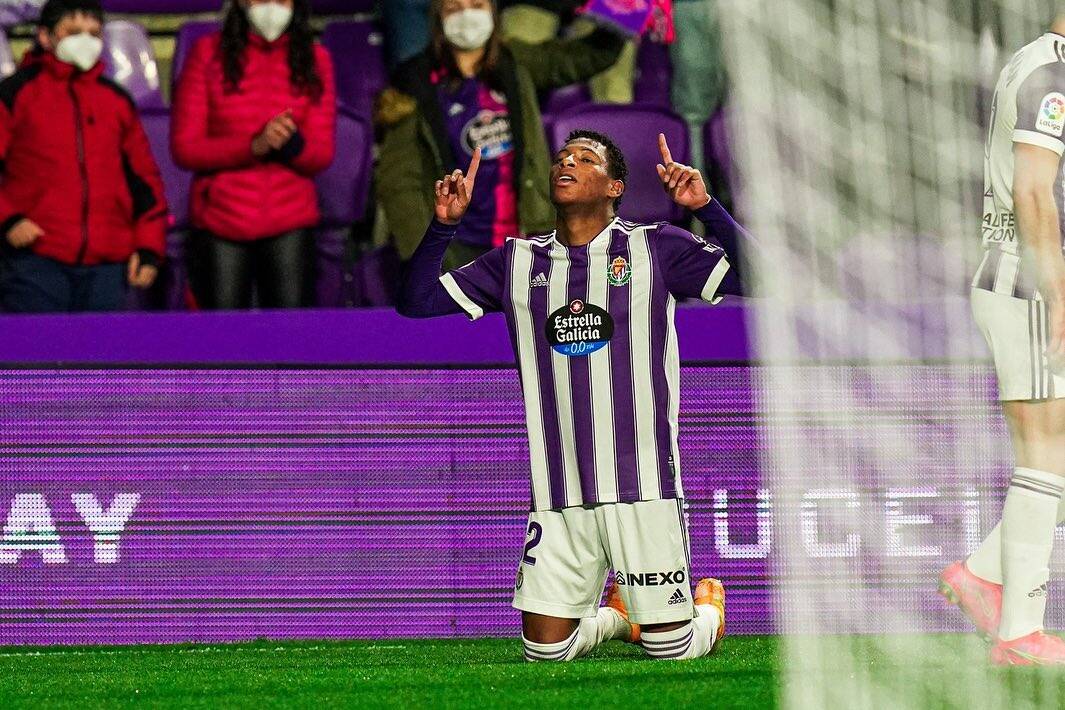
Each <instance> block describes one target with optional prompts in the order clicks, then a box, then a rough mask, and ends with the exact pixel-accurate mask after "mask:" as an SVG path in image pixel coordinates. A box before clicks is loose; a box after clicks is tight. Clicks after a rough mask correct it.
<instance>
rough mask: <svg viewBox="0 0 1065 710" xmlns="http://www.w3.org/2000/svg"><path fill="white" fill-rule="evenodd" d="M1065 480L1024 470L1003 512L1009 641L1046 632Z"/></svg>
mask: <svg viewBox="0 0 1065 710" xmlns="http://www.w3.org/2000/svg"><path fill="white" fill-rule="evenodd" d="M1063 487H1065V479H1063V478H1062V477H1060V476H1056V475H1054V474H1052V473H1047V472H1046V471H1037V470H1035V469H1031V468H1018V469H1016V470H1015V471H1014V472H1013V478H1012V479H1010V487H1009V490H1008V491H1007V492H1006V503H1005V505H1004V506H1003V507H1002V530H1001V536H1002V580H1003V585H1002V623H1001V624H1000V625H999V633H998V635H999V638H1001V639H1002V640H1004V641H1009V640H1012V639H1015V638H1020V637H1021V636H1026V635H1028V634H1030V633H1032V632H1033V631H1038V630H1041V629H1042V628H1043V615H1044V614H1045V612H1046V602H1047V596H1046V583H1047V579H1049V577H1050V569H1049V565H1050V553H1051V551H1052V550H1053V547H1054V529H1055V528H1056V527H1057V519H1058V505H1059V503H1060V502H1061V497H1062V496H1061V494H1062V489H1063Z"/></svg>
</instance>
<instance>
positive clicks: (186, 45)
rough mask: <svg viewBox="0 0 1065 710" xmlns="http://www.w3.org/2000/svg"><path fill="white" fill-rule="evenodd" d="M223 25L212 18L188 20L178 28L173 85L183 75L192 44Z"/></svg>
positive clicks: (171, 82)
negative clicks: (183, 68) (182, 70)
mask: <svg viewBox="0 0 1065 710" xmlns="http://www.w3.org/2000/svg"><path fill="white" fill-rule="evenodd" d="M221 27H222V26H221V25H220V24H219V23H217V22H214V21H212V20H203V21H196V22H186V23H185V24H183V25H182V26H181V29H179V30H178V33H177V38H176V39H175V40H174V63H173V68H172V69H171V71H170V85H171V86H173V85H174V84H175V83H176V82H177V80H178V77H179V76H181V68H182V67H183V66H184V65H185V58H186V57H188V56H189V51H190V50H191V49H192V45H194V44H196V40H198V39H199V38H200V37H203V36H205V35H209V34H211V33H212V32H217V31H218V30H219V29H221Z"/></svg>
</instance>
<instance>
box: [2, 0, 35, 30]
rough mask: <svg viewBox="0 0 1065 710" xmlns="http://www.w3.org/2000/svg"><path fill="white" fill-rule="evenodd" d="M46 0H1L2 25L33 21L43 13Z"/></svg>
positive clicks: (8, 25)
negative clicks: (42, 9) (42, 8)
mask: <svg viewBox="0 0 1065 710" xmlns="http://www.w3.org/2000/svg"><path fill="white" fill-rule="evenodd" d="M43 5H44V0H0V27H12V26H14V25H20V24H22V23H23V22H33V21H34V20H36V19H37V18H38V17H40V14H41V7H42V6H43Z"/></svg>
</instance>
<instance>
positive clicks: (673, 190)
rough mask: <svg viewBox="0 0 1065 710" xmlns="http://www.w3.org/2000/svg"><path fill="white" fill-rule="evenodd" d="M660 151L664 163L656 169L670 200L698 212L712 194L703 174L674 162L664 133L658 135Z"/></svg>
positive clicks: (688, 166)
mask: <svg viewBox="0 0 1065 710" xmlns="http://www.w3.org/2000/svg"><path fill="white" fill-rule="evenodd" d="M658 149H659V150H660V151H661V153H662V162H661V163H659V164H658V165H657V166H655V167H656V168H657V169H658V177H659V179H661V180H662V187H663V188H665V191H666V192H668V193H669V196H670V198H672V199H673V201H674V202H676V203H677V204H678V205H680V206H681V207H687V208H688V209H690V210H697V209H699V208H700V207H703V206H705V205H706V204H707V203H708V202H710V193H708V192H707V191H706V183H705V182H703V176H702V174H701V173H700V172H699V171H698V170H696V169H695V168H693V167H691V166H690V165H682V164H680V163H674V162H673V155H672V153H670V152H669V144H668V143H667V142H666V136H665V134H663V133H659V134H658Z"/></svg>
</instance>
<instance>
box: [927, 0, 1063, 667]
mask: <svg viewBox="0 0 1065 710" xmlns="http://www.w3.org/2000/svg"><path fill="white" fill-rule="evenodd" d="M1063 132H1065V15H1063V16H1060V17H1059V18H1058V19H1057V20H1056V21H1055V23H1054V25H1053V26H1052V28H1051V31H1050V32H1048V33H1046V34H1044V35H1043V36H1041V37H1040V38H1038V39H1037V40H1035V41H1034V42H1032V43H1031V44H1029V45H1027V46H1026V47H1024V48H1023V49H1021V50H1020V51H1019V52H1017V53H1016V54H1015V55H1014V56H1013V58H1012V59H1011V60H1010V62H1009V64H1008V65H1007V66H1006V68H1005V69H1003V70H1002V73H1001V75H1000V77H999V80H998V85H997V87H996V89H995V98H994V102H993V105H992V109H991V126H990V130H989V134H988V139H987V145H986V148H985V156H984V216H983V241H984V247H985V250H986V252H985V255H984V259H983V261H982V263H981V264H980V268H979V269H978V270H977V273H976V275H975V277H974V278H973V283H972V307H973V315H974V317H975V319H976V324H977V325H978V326H979V328H980V330H981V331H982V332H983V334H984V337H985V338H986V339H987V342H988V345H989V346H990V348H991V352H992V355H993V357H994V361H995V371H996V374H997V375H998V384H999V399H1000V400H1001V401H1002V408H1003V411H1004V413H1005V415H1006V421H1007V423H1008V425H1009V430H1010V435H1011V438H1012V441H1013V451H1014V458H1015V465H1016V468H1015V469H1014V472H1013V476H1012V478H1011V480H1010V485H1009V489H1008V492H1007V494H1006V502H1005V505H1004V506H1003V511H1002V519H1001V522H1000V523H999V524H998V525H997V526H995V528H994V529H993V530H992V531H991V533H990V534H989V535H988V537H987V538H986V539H985V540H984V541H983V542H982V543H981V545H980V547H979V548H977V550H976V551H975V552H974V553H973V554H972V555H971V556H970V557H969V558H968V559H966V560H965V561H964V562H955V563H954V564H952V565H951V566H950V567H948V568H947V569H946V570H945V571H944V572H943V574H942V576H941V578H940V591H941V593H943V594H944V595H945V596H946V597H947V598H948V600H950V601H951V602H952V603H955V604H957V605H958V606H959V607H960V608H961V609H962V611H964V612H965V613H966V614H967V615H968V616H969V617H970V618H971V619H972V621H973V622H974V623H975V624H976V627H977V629H978V630H979V631H981V632H982V633H983V634H985V635H986V636H987V637H989V638H990V639H992V641H993V646H992V649H991V660H992V662H994V663H996V664H1000V665H1020V664H1025V665H1026V664H1065V641H1063V640H1062V639H1061V638H1059V637H1057V636H1053V635H1050V634H1047V633H1044V631H1043V617H1044V614H1045V611H1046V603H1047V581H1048V578H1049V575H1050V572H1049V563H1050V554H1051V551H1052V548H1053V543H1054V532H1055V528H1056V526H1057V524H1058V523H1059V522H1061V521H1062V520H1063V518H1065V503H1063V500H1062V491H1063V490H1065V369H1063V364H1065V357H1063V356H1065V343H1063V337H1065V258H1063V255H1062V248H1063V245H1062V233H1063V229H1062V226H1063V221H1062V220H1063V218H1065V209H1063V207H1065V172H1063V168H1065V166H1063V164H1062V160H1061V156H1062V153H1063V152H1065V142H1063V136H1062V134H1063Z"/></svg>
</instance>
